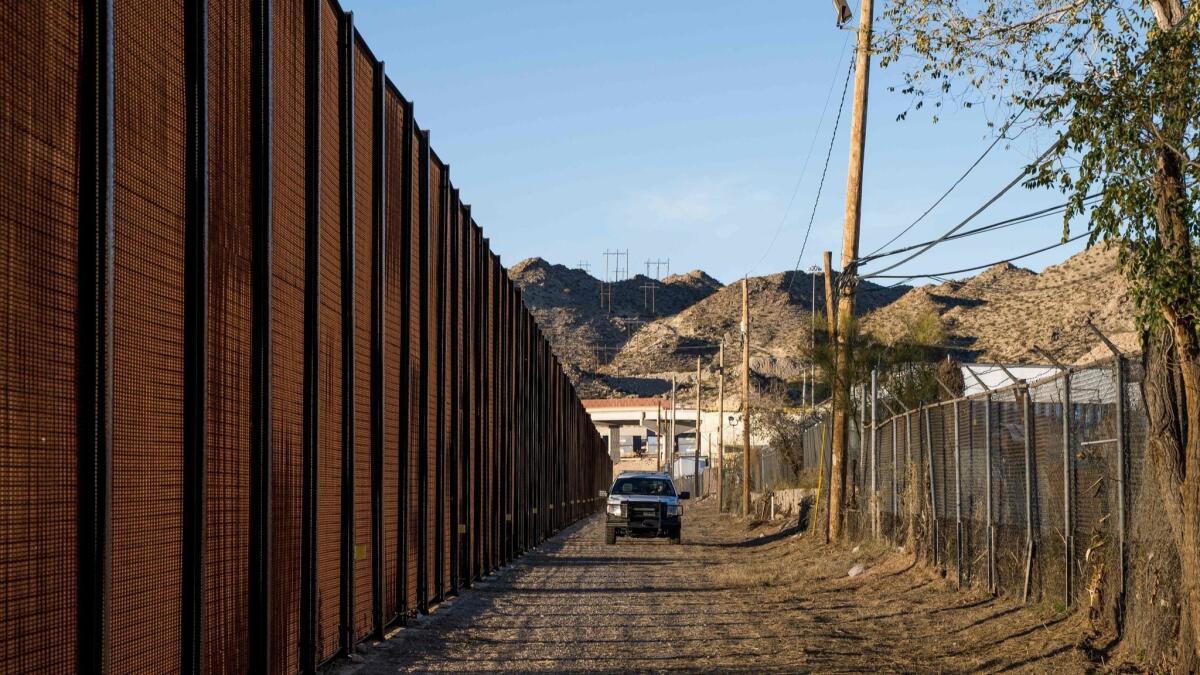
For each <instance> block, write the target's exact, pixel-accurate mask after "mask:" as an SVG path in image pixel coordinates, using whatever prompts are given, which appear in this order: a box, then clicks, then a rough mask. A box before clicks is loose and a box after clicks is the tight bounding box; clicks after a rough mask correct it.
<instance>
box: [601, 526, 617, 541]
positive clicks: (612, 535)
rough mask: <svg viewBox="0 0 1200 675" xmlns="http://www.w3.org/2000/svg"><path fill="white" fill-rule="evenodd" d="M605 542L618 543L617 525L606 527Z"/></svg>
mask: <svg viewBox="0 0 1200 675" xmlns="http://www.w3.org/2000/svg"><path fill="white" fill-rule="evenodd" d="M604 543H606V544H615V543H617V528H615V527H606V528H604Z"/></svg>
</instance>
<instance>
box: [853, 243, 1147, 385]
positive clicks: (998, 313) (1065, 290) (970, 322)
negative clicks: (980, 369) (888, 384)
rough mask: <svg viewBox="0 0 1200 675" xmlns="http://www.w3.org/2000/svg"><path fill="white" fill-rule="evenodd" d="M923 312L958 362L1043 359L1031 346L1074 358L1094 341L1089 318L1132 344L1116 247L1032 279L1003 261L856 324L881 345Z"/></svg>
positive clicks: (920, 291) (1129, 306)
mask: <svg viewBox="0 0 1200 675" xmlns="http://www.w3.org/2000/svg"><path fill="white" fill-rule="evenodd" d="M928 312H935V313H937V314H938V315H939V316H940V317H941V320H942V329H943V331H944V333H945V337H946V347H947V348H949V349H950V350H951V351H952V352H953V353H955V355H956V356H957V357H958V358H959V359H960V360H963V361H1000V362H1004V363H1015V362H1027V361H1033V362H1037V363H1042V362H1044V361H1045V359H1044V358H1042V357H1041V356H1038V355H1037V354H1034V353H1033V352H1032V351H1031V346H1032V345H1038V346H1039V347H1041V348H1042V349H1045V350H1048V351H1049V352H1050V353H1051V354H1052V355H1054V356H1055V358H1057V359H1058V360H1060V361H1062V362H1066V363H1069V362H1075V361H1079V360H1082V359H1084V357H1085V356H1087V355H1088V354H1089V353H1090V352H1092V351H1093V350H1094V348H1095V347H1096V346H1097V344H1098V342H1099V341H1098V340H1097V338H1096V336H1095V334H1093V333H1092V332H1091V330H1089V329H1088V327H1087V319H1088V317H1089V316H1091V317H1093V321H1094V322H1095V324H1096V326H1097V327H1098V328H1100V329H1101V330H1102V331H1104V333H1105V334H1106V335H1108V336H1109V337H1110V338H1112V339H1114V340H1115V341H1117V343H1118V345H1119V346H1121V348H1122V349H1134V348H1135V347H1136V343H1137V340H1136V336H1135V335H1134V333H1133V330H1134V326H1133V303H1132V301H1131V300H1130V297H1129V291H1128V288H1127V287H1126V285H1125V282H1124V280H1123V279H1122V277H1121V275H1120V272H1119V271H1118V269H1117V253H1116V250H1115V249H1110V248H1104V247H1099V246H1097V247H1095V248H1091V249H1088V250H1085V251H1083V252H1082V253H1079V254H1077V255H1075V256H1072V257H1071V258H1068V259H1067V260H1065V261H1063V262H1062V263H1060V264H1058V265H1052V266H1050V267H1047V268H1046V269H1045V270H1043V271H1042V272H1041V273H1040V274H1037V273H1034V272H1032V271H1030V270H1027V269H1022V268H1019V267H1014V266H1013V265H1011V264H1008V263H1004V264H1001V265H996V266H994V267H991V268H988V269H987V270H985V271H984V272H982V273H980V274H979V275H978V276H975V277H972V278H970V279H966V280H964V281H950V282H946V283H943V284H939V285H936V286H935V285H928V286H921V287H920V288H914V289H912V290H911V291H909V292H908V293H906V294H904V296H903V297H901V298H900V299H899V300H897V301H896V302H894V303H891V304H889V305H887V306H885V307H881V308H879V309H878V310H876V311H874V312H872V313H870V314H869V315H868V316H867V317H866V318H865V319H864V321H863V326H864V330H866V331H867V332H868V333H871V334H872V335H874V336H875V337H877V338H879V339H882V340H885V341H887V340H890V339H893V338H894V337H895V336H897V335H898V334H900V333H901V332H903V331H904V329H905V328H904V327H905V326H906V325H907V324H909V323H911V322H912V321H914V320H915V319H916V318H917V317H919V316H920V315H921V314H923V313H928Z"/></svg>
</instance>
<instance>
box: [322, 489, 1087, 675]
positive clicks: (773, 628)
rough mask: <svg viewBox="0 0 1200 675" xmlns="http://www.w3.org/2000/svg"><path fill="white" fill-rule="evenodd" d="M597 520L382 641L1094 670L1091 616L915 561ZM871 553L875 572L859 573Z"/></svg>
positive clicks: (588, 667) (424, 656)
mask: <svg viewBox="0 0 1200 675" xmlns="http://www.w3.org/2000/svg"><path fill="white" fill-rule="evenodd" d="M602 534H603V523H602V520H601V519H599V518H593V519H591V520H588V521H586V522H584V523H582V524H579V525H576V526H574V527H572V528H570V529H569V530H567V531H565V532H563V533H561V534H560V535H559V536H557V537H555V538H554V539H552V540H551V541H549V542H547V543H546V544H545V545H544V546H543V547H542V549H541V550H540V551H535V552H533V553H531V554H529V555H527V556H525V557H524V558H522V559H521V560H520V561H518V562H517V563H516V564H514V565H511V566H510V567H508V568H506V569H504V570H503V571H501V573H499V574H497V575H495V576H493V577H491V578H489V579H487V580H485V581H484V582H482V583H477V584H476V585H475V586H474V587H473V588H472V589H470V590H468V591H467V592H465V593H464V594H463V595H461V596H460V597H457V598H455V599H453V600H451V601H450V602H447V603H445V604H443V605H442V606H440V607H438V608H437V609H436V610H435V611H434V612H433V613H432V614H431V615H429V616H424V617H419V618H418V619H416V620H414V621H413V622H411V623H410V625H409V626H408V627H407V628H404V629H402V630H400V631H398V632H397V633H396V634H394V635H393V636H392V637H391V638H390V639H389V640H386V641H384V642H383V643H379V644H377V645H374V646H373V647H372V648H371V649H370V651H369V652H368V654H367V655H366V662H365V663H363V664H360V665H356V666H350V667H346V668H344V669H343V671H344V674H345V675H349V674H350V673H355V674H356V675H374V674H380V673H395V672H424V671H456V672H475V671H489V670H521V671H553V672H563V671H590V672H630V671H686V672H697V671H715V672H755V673H758V672H809V671H818V672H830V671H883V672H895V671H901V672H915V671H920V672H929V671H934V672H965V671H971V672H975V671H983V672H1009V671H1030V672H1045V671H1051V670H1056V671H1059V672H1081V671H1085V670H1089V669H1092V668H1095V667H1096V665H1097V664H1094V663H1091V662H1089V661H1088V660H1087V659H1086V658H1085V657H1084V654H1083V653H1082V652H1080V651H1079V650H1077V649H1076V648H1075V647H1074V642H1075V639H1076V638H1077V637H1078V635H1079V634H1080V633H1081V631H1082V629H1083V624H1082V622H1083V620H1084V619H1083V617H1082V616H1080V614H1079V613H1077V614H1075V615H1071V616H1066V617H1064V616H1061V615H1056V614H1054V613H1053V610H1052V609H1047V608H1039V607H1030V608H1023V607H1019V606H1017V605H1015V604H1013V603H1012V602H1010V601H1006V600H1002V599H993V598H991V597H987V596H983V595H978V594H971V593H964V592H958V591H955V590H953V589H951V588H950V587H949V584H948V583H947V582H946V581H945V580H944V579H941V578H940V577H938V576H936V575H934V574H931V573H929V572H925V571H921V570H920V569H919V568H916V567H914V566H913V565H912V562H911V558H910V557H909V556H907V555H904V554H900V553H898V552H895V551H886V550H883V549H881V548H876V549H874V550H870V551H867V550H863V549H860V550H858V551H847V550H844V549H839V548H835V547H829V546H824V545H821V544H819V543H815V542H810V541H808V538H807V537H806V536H800V535H797V533H796V532H795V530H794V528H793V529H787V528H784V529H782V530H781V529H780V528H779V527H778V526H762V527H759V528H757V529H751V528H748V527H747V525H745V524H744V523H740V522H737V521H734V520H731V519H729V518H726V517H723V516H718V515H717V514H716V513H715V512H714V505H713V502H712V500H706V502H702V503H699V504H695V503H693V504H691V505H689V507H688V511H687V512H686V513H685V530H684V543H683V544H682V545H680V546H671V545H670V544H667V543H665V542H659V541H630V540H625V539H622V540H619V541H618V543H617V545H616V546H606V545H604V543H603V537H602ZM859 563H861V564H863V565H864V567H865V571H864V572H862V573H861V574H859V575H857V576H855V577H849V576H848V574H847V572H848V570H849V569H850V568H851V567H852V566H853V565H856V564H859Z"/></svg>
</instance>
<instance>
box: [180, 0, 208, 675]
mask: <svg viewBox="0 0 1200 675" xmlns="http://www.w3.org/2000/svg"><path fill="white" fill-rule="evenodd" d="M183 33H184V64H183V69H184V97H185V105H186V120H185V125H186V129H185V134H186V138H187V144H186V148H185V166H186V170H185V171H186V175H185V176H184V191H185V196H184V200H185V202H184V209H185V220H184V317H183V328H184V331H183V333H184V334H183V352H184V357H183V358H184V362H183V364H184V365H183V381H184V387H183V550H182V551H181V552H180V553H181V555H182V579H181V586H182V588H181V592H182V598H181V603H180V612H181V617H180V623H181V626H180V629H181V634H180V639H181V641H182V644H181V649H180V670H181V671H182V672H185V673H200V672H203V670H204V661H203V653H204V650H203V645H202V640H203V632H204V631H203V616H204V594H203V588H204V496H205V495H204V490H205V464H206V458H205V448H206V447H207V444H208V439H207V432H208V429H207V407H208V406H207V403H208V359H207V353H208V3H207V2H206V0H197V1H196V2H189V3H187V4H186V5H185V7H184V29H183Z"/></svg>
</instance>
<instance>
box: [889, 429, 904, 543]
mask: <svg viewBox="0 0 1200 675" xmlns="http://www.w3.org/2000/svg"><path fill="white" fill-rule="evenodd" d="M904 419H905V420H907V419H908V416H907V415H906V416H905V418H904ZM890 424H891V425H892V534H893V535H895V532H896V527H895V524H896V522H898V519H897V516H898V514H897V513H896V509H897V504H898V503H899V494H898V485H897V478H896V466H897V464H896V418H895V416H893V417H892V421H891V422H890Z"/></svg>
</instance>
